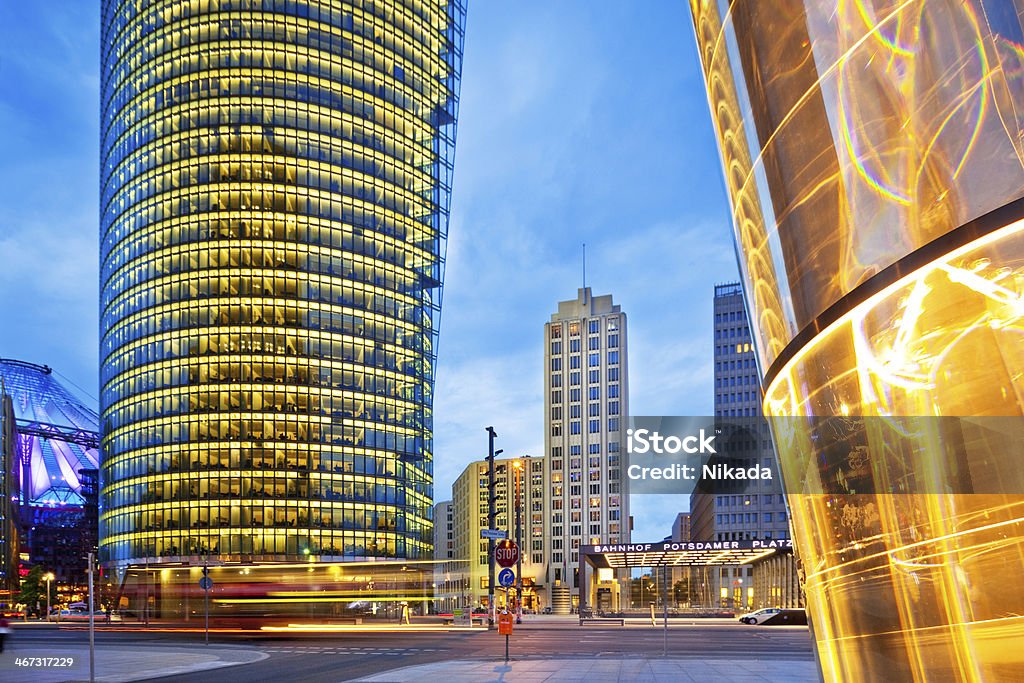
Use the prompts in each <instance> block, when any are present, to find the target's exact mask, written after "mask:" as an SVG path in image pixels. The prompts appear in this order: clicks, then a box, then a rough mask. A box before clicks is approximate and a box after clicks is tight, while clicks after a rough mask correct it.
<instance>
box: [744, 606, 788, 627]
mask: <svg viewBox="0 0 1024 683" xmlns="http://www.w3.org/2000/svg"><path fill="white" fill-rule="evenodd" d="M781 611H782V610H780V609H779V608H777V607H769V608H767V609H759V610H757V611H756V612H750V613H748V614H744V615H743V616H741V617H740V622H741V623H744V624H762V623H764V622H765V621H767V620H768V619H771V618H772V617H774V616H775V615H776V614H778V613H779V612H781Z"/></svg>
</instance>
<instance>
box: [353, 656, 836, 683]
mask: <svg viewBox="0 0 1024 683" xmlns="http://www.w3.org/2000/svg"><path fill="white" fill-rule="evenodd" d="M430 680H444V681H445V683H506V682H507V683H540V682H541V681H578V682H579V683H611V682H612V681H647V682H653V683H705V682H706V681H716V683H763V682H766V681H779V682H781V681H785V683H818V681H820V680H821V679H820V678H819V676H818V668H817V666H816V665H815V663H814V662H813V661H803V660H782V661H776V660H767V659H739V660H737V659H661V658H654V657H652V658H630V659H613V658H607V659H605V658H603V657H599V658H594V659H586V658H578V659H520V660H514V661H510V662H509V663H508V664H504V663H500V662H499V663H495V662H494V661H489V662H481V661H469V660H453V661H446V662H435V663H433V664H421V665H418V666H407V667H404V668H401V669H394V670H393V671H386V672H384V673H381V674H375V675H373V676H369V677H367V678H361V679H359V680H358V681H356V682H355V683H412V682H414V681H415V682H416V683H421V682H422V681H430Z"/></svg>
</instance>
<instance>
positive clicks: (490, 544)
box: [487, 427, 501, 629]
mask: <svg viewBox="0 0 1024 683" xmlns="http://www.w3.org/2000/svg"><path fill="white" fill-rule="evenodd" d="M496 438H498V432H496V431H495V428H494V427H487V528H494V527H495V523H496V520H497V516H498V495H497V494H496V492H495V486H496V483H495V456H497V455H498V453H501V451H499V452H498V453H495V439H496ZM487 569H488V571H487V575H488V581H487V628H488V629H494V628H495V540H494V539H487Z"/></svg>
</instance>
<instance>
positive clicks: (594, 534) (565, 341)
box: [544, 287, 630, 608]
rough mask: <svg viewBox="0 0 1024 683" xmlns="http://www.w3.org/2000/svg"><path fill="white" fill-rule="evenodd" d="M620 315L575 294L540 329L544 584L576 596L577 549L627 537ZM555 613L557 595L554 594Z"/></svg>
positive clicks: (603, 299) (624, 350)
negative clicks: (546, 542) (544, 464)
mask: <svg viewBox="0 0 1024 683" xmlns="http://www.w3.org/2000/svg"><path fill="white" fill-rule="evenodd" d="M627 356H628V346H627V343H626V314H625V313H623V312H622V310H621V309H620V307H619V306H617V305H615V304H613V303H612V297H611V295H606V296H598V297H595V296H593V295H592V294H591V292H590V288H589V287H586V288H583V289H580V290H579V292H578V295H577V297H576V298H575V299H572V300H569V301H562V302H559V304H558V312H557V313H555V314H554V315H552V316H551V320H550V322H548V323H546V324H545V325H544V426H545V429H544V450H545V453H546V454H547V456H548V457H547V465H548V491H547V500H548V503H547V505H546V507H547V509H548V510H549V513H550V514H549V520H548V533H547V539H549V543H550V548H548V549H546V551H545V552H546V553H547V556H548V558H549V559H548V571H549V580H550V582H551V585H552V590H553V595H554V594H555V593H562V591H563V590H564V589H566V588H567V589H568V590H569V591H571V594H572V595H573V596H576V597H575V598H572V599H573V600H575V599H578V595H579V586H578V576H577V575H578V571H579V570H578V567H579V548H580V545H593V544H598V543H619V542H625V541H628V540H629V532H630V529H629V498H628V496H626V495H624V493H625V492H624V491H623V482H622V480H623V476H622V467H623V465H622V463H623V457H624V454H625V448H624V447H623V443H624V441H625V429H626V425H625V422H626V420H627V418H628V415H629V372H628V369H627V362H626V361H627ZM553 602H555V603H556V605H555V606H556V608H558V607H560V606H561V605H562V604H564V603H563V602H562V599H561V597H554V598H553Z"/></svg>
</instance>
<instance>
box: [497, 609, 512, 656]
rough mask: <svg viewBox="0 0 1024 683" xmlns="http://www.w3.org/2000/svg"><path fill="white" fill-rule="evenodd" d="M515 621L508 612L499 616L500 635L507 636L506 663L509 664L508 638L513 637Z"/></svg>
mask: <svg viewBox="0 0 1024 683" xmlns="http://www.w3.org/2000/svg"><path fill="white" fill-rule="evenodd" d="M514 621H515V619H514V618H513V616H512V614H511V613H510V612H509V611H508V609H507V608H506V610H505V611H504V612H502V613H501V614H499V615H498V634H499V635H503V636H505V663H506V664H507V663H508V638H509V636H511V635H512V623H513V622H514Z"/></svg>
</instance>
